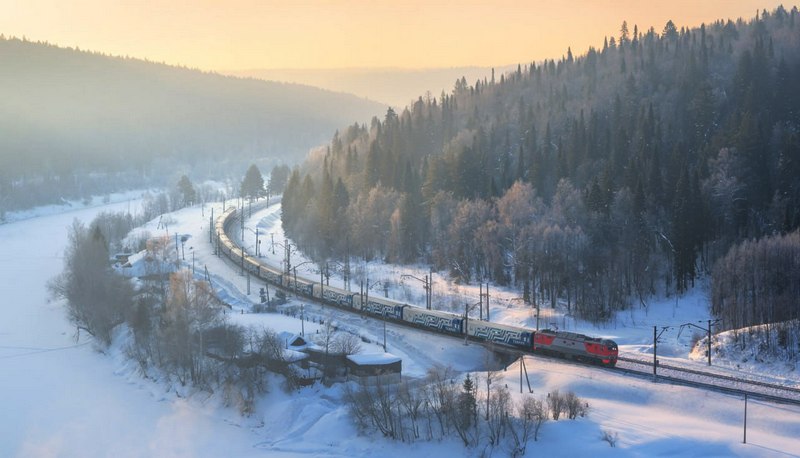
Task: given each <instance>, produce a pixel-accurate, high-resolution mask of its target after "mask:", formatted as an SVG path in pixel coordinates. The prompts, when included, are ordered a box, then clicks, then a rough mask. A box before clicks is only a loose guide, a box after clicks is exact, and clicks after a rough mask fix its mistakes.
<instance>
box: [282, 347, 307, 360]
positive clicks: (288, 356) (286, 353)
mask: <svg viewBox="0 0 800 458" xmlns="http://www.w3.org/2000/svg"><path fill="white" fill-rule="evenodd" d="M306 358H308V355H307V354H305V353H303V352H301V351H296V350H290V349H286V350H283V359H284V361H286V362H287V363H296V362H297V361H302V360H304V359H306Z"/></svg>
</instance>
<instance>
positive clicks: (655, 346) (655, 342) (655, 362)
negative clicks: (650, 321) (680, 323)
mask: <svg viewBox="0 0 800 458" xmlns="http://www.w3.org/2000/svg"><path fill="white" fill-rule="evenodd" d="M656 328H657V326H653V381H654V382H657V381H658V374H657V373H656V370H657V369H658V357H657V356H656V354H657V352H658V338H659V337H661V334H664V331H666V330H667V329H669V328H671V326H664V327H663V328H661V332H658V333H657V331H656Z"/></svg>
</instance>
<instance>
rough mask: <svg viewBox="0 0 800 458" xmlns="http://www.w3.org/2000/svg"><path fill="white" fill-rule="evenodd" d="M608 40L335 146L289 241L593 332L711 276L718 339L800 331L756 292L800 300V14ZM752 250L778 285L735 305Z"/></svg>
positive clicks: (299, 201) (299, 204)
mask: <svg viewBox="0 0 800 458" xmlns="http://www.w3.org/2000/svg"><path fill="white" fill-rule="evenodd" d="M614 35H615V36H613V37H607V38H606V39H605V40H603V43H602V45H601V46H598V47H597V48H589V49H588V50H587V51H585V52H584V53H583V54H576V53H575V51H573V50H571V49H568V50H567V52H566V54H565V55H564V56H563V57H562V58H561V59H559V60H547V61H544V62H532V63H527V64H521V65H519V66H518V67H517V69H516V71H512V72H510V73H506V74H497V75H492V77H491V78H486V79H483V80H478V81H474V82H472V81H466V80H465V79H463V78H462V79H460V80H458V81H456V83H455V85H454V88H453V90H452V92H450V93H442V94H438V95H434V94H426V95H424V96H421V97H420V98H419V99H418V100H417V101H416V102H415V103H413V104H412V105H410V106H408V107H405V108H403V109H402V110H397V111H395V110H392V109H389V110H388V111H387V112H386V114H385V116H384V117H383V119H378V118H373V119H372V121H371V123H370V124H369V125H361V124H354V125H352V126H350V127H349V128H347V129H345V130H343V131H341V132H337V133H336V134H335V135H334V137H333V139H332V140H331V142H330V144H329V145H328V147H327V148H326V149H325V150H324V151H321V152H319V153H318V154H316V155H313V156H311V157H309V158H308V160H307V161H306V163H305V164H304V165H303V166H302V167H299V168H297V169H295V170H294V171H293V172H292V174H291V175H290V178H289V181H288V184H287V187H286V191H285V194H284V198H283V223H284V228H285V229H286V231H287V233H288V234H289V236H290V237H292V239H293V240H295V241H296V242H297V243H298V245H299V246H300V247H301V248H302V249H303V250H305V251H306V252H307V253H309V254H311V255H312V256H314V257H315V258H316V259H318V260H320V261H322V260H325V259H341V258H343V257H345V256H350V257H355V258H365V259H367V260H369V259H373V258H378V257H379V258H383V259H385V260H387V261H391V262H399V263H417V262H421V263H429V264H430V265H431V266H432V267H433V268H434V269H436V270H439V271H446V272H449V273H450V274H451V275H452V276H454V277H455V278H457V279H459V280H461V281H465V282H467V281H471V280H476V279H480V280H489V281H492V282H494V283H496V284H500V285H509V286H511V287H514V288H518V289H519V291H520V293H521V295H522V296H523V297H524V298H525V300H526V301H529V302H533V301H537V302H538V303H540V304H555V303H556V301H561V302H563V303H565V304H566V305H567V307H569V308H570V309H571V311H573V312H575V313H576V314H579V315H580V316H582V317H584V318H588V319H592V320H596V321H602V320H604V319H608V318H609V317H610V316H611V313H612V312H614V311H616V310H620V309H624V308H626V307H632V306H638V307H647V304H648V300H649V298H651V297H652V296H653V295H654V294H680V293H682V292H684V291H686V290H687V289H688V288H691V287H692V286H694V284H695V281H696V280H697V279H698V278H700V277H704V276H707V275H710V278H711V282H712V289H713V290H714V294H713V295H712V296H713V297H712V302H713V308H714V312H715V313H717V314H718V316H720V317H721V318H723V323H724V324H725V326H726V327H732V326H734V325H736V326H743V325H749V324H759V323H764V322H770V321H774V320H777V319H780V320H790V319H796V318H798V317H800V307H798V305H797V303H796V300H795V301H792V300H784V301H781V302H779V303H777V302H773V301H768V300H764V298H763V295H760V294H757V292H760V291H763V290H764V289H765V288H766V289H770V290H771V291H773V292H774V293H775V295H776V296H777V297H788V296H786V294H791V292H790V291H789V290H788V289H786V290H785V291H784V290H783V289H781V288H784V289H785V288H793V287H796V285H797V284H800V256H798V254H797V253H800V249H798V246H797V245H798V244H800V241H799V240H800V239H798V237H797V236H794V237H784V236H785V235H787V234H791V233H793V232H795V231H797V228H798V226H799V225H800V137H799V136H798V135H800V132H799V130H800V83H798V82H800V14H798V11H797V9H796V8H793V9H792V10H791V11H787V10H785V9H784V8H778V9H776V10H775V11H773V12H767V11H763V12H760V13H758V14H757V15H756V16H755V17H753V18H750V19H746V20H744V19H739V20H735V21H734V20H720V21H717V22H714V23H712V24H704V25H703V26H701V27H699V28H693V29H686V28H683V27H679V26H678V25H676V24H674V23H672V21H670V22H668V23H667V24H665V25H664V26H663V27H662V28H660V29H655V28H652V27H651V28H649V29H647V30H644V29H640V28H639V27H638V25H635V24H627V23H625V22H623V23H622V26H621V27H620V30H619V31H617V32H615V33H614ZM775 238H778V239H775ZM773 239H775V240H778V241H772V242H770V240H773ZM759 241H761V242H759ZM759 243H762V245H761V246H762V248H758V247H759ZM763 246H767V248H763ZM737 250H738V251H737ZM747 250H751V251H752V250H760V251H758V253H760V254H759V255H758V259H759V262H760V263H765V264H764V265H768V264H769V263H770V262H774V263H779V264H775V266H780V267H774V266H773V267H770V268H769V269H767V268H764V271H766V272H767V273H769V274H772V276H770V275H767V274H765V275H763V277H764V278H763V279H762V278H761V277H762V276H759V278H758V279H757V278H756V276H754V275H753V276H748V275H746V274H742V278H745V277H747V278H750V277H752V278H751V280H752V281H753V282H754V284H753V285H749V284H745V283H742V282H738V283H736V282H734V283H735V286H736V287H737V288H738V290H737V291H736V292H733V293H731V295H728V296H726V294H725V292H724V291H720V288H722V289H724V286H725V284H727V283H730V277H729V276H728V275H727V274H726V273H725V272H730V271H731V270H732V269H733V270H734V271H736V269H737V268H738V269H740V270H743V271H745V272H746V271H749V270H748V269H750V270H752V266H750V265H749V264H742V263H745V262H746V261H745V259H753V256H755V255H751V256H749V257H748V256H745V255H744V254H743V253H745V252H746V251H747ZM772 251H774V252H776V253H778V252H780V253H782V254H780V255H778V254H776V255H775V256H773V258H774V259H772V260H770V259H771V258H770V257H769V252H772ZM729 252H730V254H729ZM737 253H738V254H737ZM786 253H794V254H793V255H789V256H786ZM721 260H724V262H721ZM737 260H738V261H737ZM737 262H739V263H740V265H739V267H734V266H732V264H736V263H737ZM715 266H716V270H715ZM775 276H779V277H780V278H778V279H776V278H774V277H775ZM726 279H727V280H726ZM723 280H725V281H723ZM759 282H766V283H765V284H767V285H769V286H768V287H765V286H764V285H765V284H762V283H760V284H756V283H759ZM782 285H783V286H782ZM748 288H749V289H748ZM749 292H752V294H749ZM782 294H783V296H781V295H782ZM731 297H734V298H739V301H738V302H737V301H732V300H731V299H730V298H731ZM757 297H759V299H757ZM795 299H796V296H795ZM748 300H752V301H754V302H752V304H751V306H750V307H751V309H752V307H769V308H770V310H769V311H767V310H766V308H765V311H764V312H763V313H761V312H758V313H751V311H748V307H749V306H746V305H744V304H747V302H746V301H748ZM743 301H744V302H743ZM732 302H735V303H736V307H733V306H731V303H732ZM766 304H769V305H768V306H767V305H766ZM778 304H780V307H779V306H778ZM778 308H780V310H777V309H778Z"/></svg>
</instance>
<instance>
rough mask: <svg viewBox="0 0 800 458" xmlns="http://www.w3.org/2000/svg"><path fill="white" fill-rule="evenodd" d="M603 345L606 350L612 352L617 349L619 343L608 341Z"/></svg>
mask: <svg viewBox="0 0 800 458" xmlns="http://www.w3.org/2000/svg"><path fill="white" fill-rule="evenodd" d="M603 345H605V346H606V348H608V349H609V350H612V351H613V350H616V349H617V343H616V342H614V341H613V340H606V341H604V342H603Z"/></svg>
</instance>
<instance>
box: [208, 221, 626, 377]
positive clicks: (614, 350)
mask: <svg viewBox="0 0 800 458" xmlns="http://www.w3.org/2000/svg"><path fill="white" fill-rule="evenodd" d="M238 218H240V215H239V213H238V212H237V210H236V208H235V207H231V208H229V209H228V210H226V211H225V212H223V214H222V215H221V216H220V217H219V218H218V219H217V221H216V223H215V243H216V250H217V253H220V254H223V255H225V256H226V257H227V258H229V259H230V260H231V261H232V262H233V263H235V264H237V265H240V266H241V269H242V270H246V271H247V272H248V273H249V274H250V275H252V276H254V277H256V278H259V279H261V280H263V281H265V282H267V283H270V284H272V285H274V286H278V287H281V288H284V289H286V290H290V291H293V292H295V293H296V294H298V295H302V296H305V297H308V298H310V299H313V300H315V301H319V302H322V303H324V304H326V305H331V306H335V307H338V308H342V309H345V310H349V311H353V312H357V313H362V314H364V315H368V316H373V317H377V318H381V319H385V320H388V321H392V322H396V323H400V324H403V325H408V326H413V327H417V328H422V329H426V330H430V331H433V332H438V333H442V334H447V335H451V336H460V337H464V336H465V335H466V336H467V337H469V338H470V339H473V340H479V341H485V342H492V343H494V344H498V345H502V346H506V347H511V348H515V349H519V350H522V351H525V352H531V353H538V354H545V355H550V356H555V357H558V358H564V359H572V360H576V361H581V362H585V363H590V364H599V365H602V366H607V367H614V366H615V365H616V363H617V357H618V354H619V349H618V347H617V344H616V342H614V341H613V340H610V339H604V338H600V337H590V336H586V335H583V334H578V333H574V332H566V331H557V330H551V329H544V330H533V329H528V328H524V327H520V326H511V325H505V324H499V323H493V322H490V321H482V320H475V319H468V318H466V317H465V316H463V315H459V314H455V313H450V312H445V311H441V310H428V309H425V308H422V307H418V306H414V305H410V304H405V303H401V302H397V301H393V300H390V299H387V298H382V297H375V296H371V295H369V294H364V295H362V294H360V293H359V292H353V291H347V290H344V289H341V288H337V287H333V286H326V285H323V284H322V283H321V282H314V281H311V280H308V279H306V278H302V277H299V276H297V275H287V274H285V273H284V272H282V271H281V270H278V269H276V268H275V267H273V266H270V265H268V264H264V263H262V262H260V261H259V260H258V259H256V258H254V257H252V256H250V255H248V254H247V253H246V252H245V251H244V250H243V248H242V247H240V246H237V245H236V244H235V243H234V242H233V241H232V240H231V239H230V238H229V237H228V235H227V229H228V228H229V227H230V225H231V224H232V223H233V222H234V221H238Z"/></svg>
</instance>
